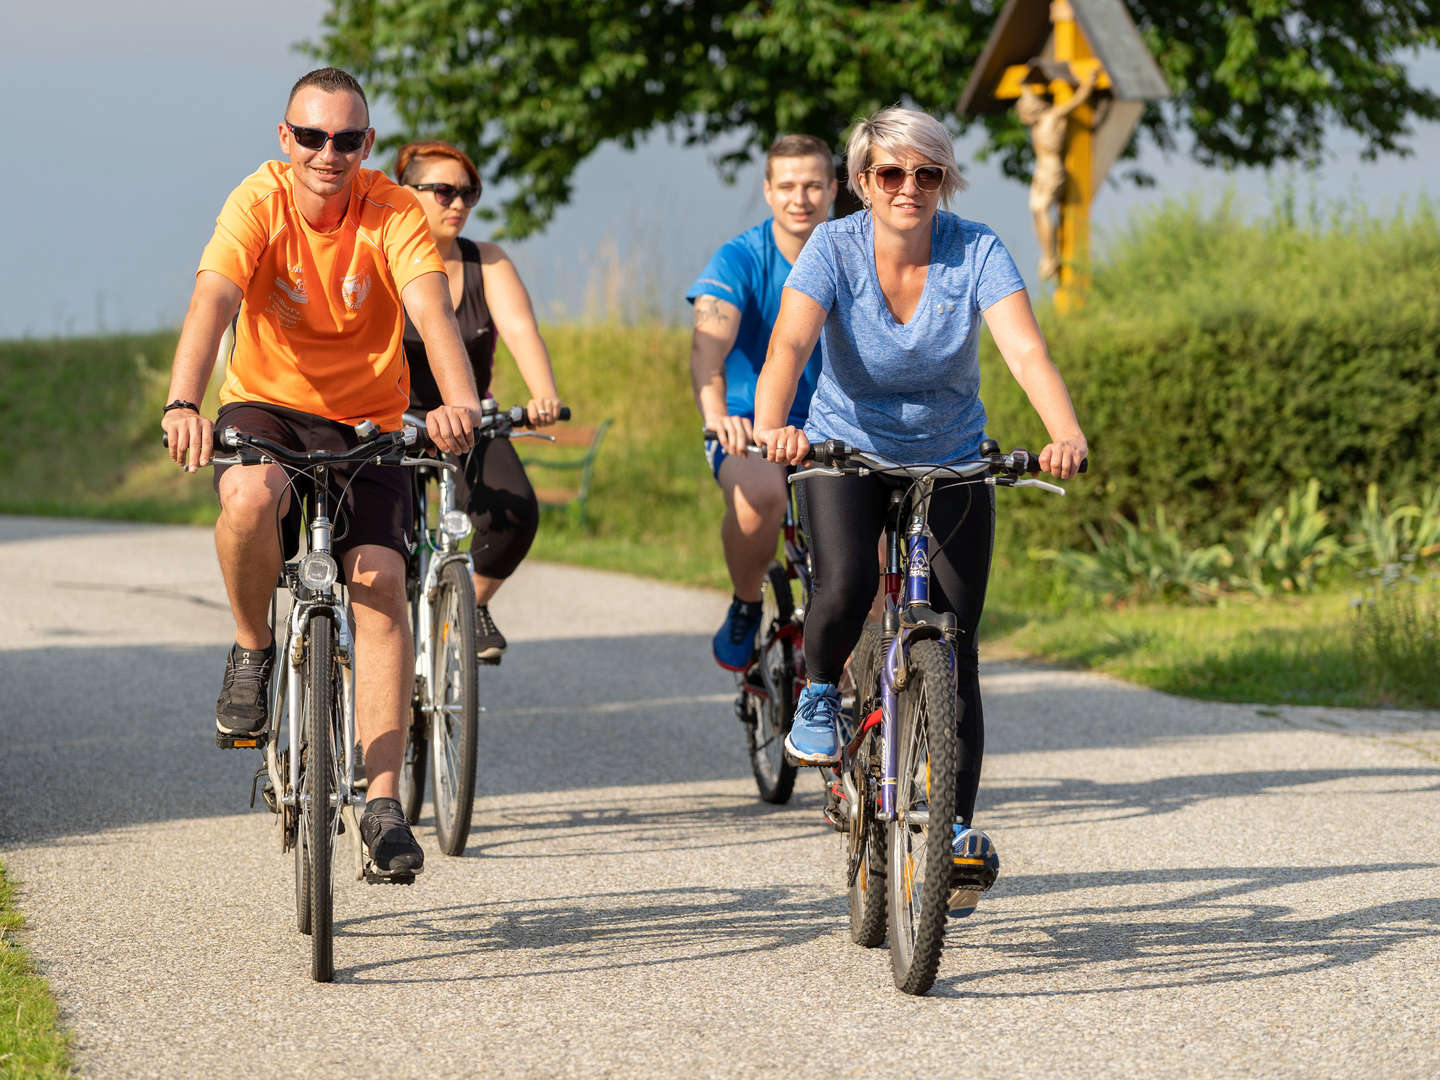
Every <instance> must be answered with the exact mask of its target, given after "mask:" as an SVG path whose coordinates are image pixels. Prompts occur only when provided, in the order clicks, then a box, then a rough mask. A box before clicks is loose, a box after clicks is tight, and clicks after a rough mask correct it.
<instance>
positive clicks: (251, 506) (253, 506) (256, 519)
mask: <svg viewBox="0 0 1440 1080" xmlns="http://www.w3.org/2000/svg"><path fill="white" fill-rule="evenodd" d="M288 498H289V493H288V492H287V491H286V490H285V472H284V470H283V469H281V468H280V467H279V466H278V465H245V466H238V467H236V468H231V469H227V470H226V471H225V474H224V475H223V476H221V477H220V517H219V519H218V520H217V521H216V522H215V554H216V556H217V557H218V558H219V561H220V572H221V573H222V574H223V575H224V576H225V591H226V593H227V594H228V595H229V597H230V610H231V613H232V614H233V615H234V616H235V643H236V644H237V645H239V646H240V647H241V648H242V649H264V648H267V647H268V646H269V644H270V641H271V636H270V621H269V620H270V597H271V596H272V595H273V594H274V592H275V582H276V580H277V579H278V578H279V577H280V567H281V565H282V564H283V562H284V559H283V557H282V555H281V552H280V541H279V538H278V537H277V536H276V531H275V520H276V507H277V506H278V505H280V504H281V500H282V499H285V500H287V504H288Z"/></svg>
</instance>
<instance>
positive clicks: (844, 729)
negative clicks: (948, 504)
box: [790, 439, 1086, 994]
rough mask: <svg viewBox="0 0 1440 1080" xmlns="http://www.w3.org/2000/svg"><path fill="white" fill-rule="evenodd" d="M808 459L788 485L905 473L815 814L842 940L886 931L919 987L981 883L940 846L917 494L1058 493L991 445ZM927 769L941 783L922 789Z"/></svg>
mask: <svg viewBox="0 0 1440 1080" xmlns="http://www.w3.org/2000/svg"><path fill="white" fill-rule="evenodd" d="M811 455H812V458H813V460H814V462H815V464H814V465H813V466H808V467H804V468H801V469H799V470H797V471H796V472H794V473H793V474H792V475H791V477H790V481H791V483H792V484H793V483H795V482H798V481H800V480H803V479H805V478H806V477H808V476H845V475H852V476H864V475H882V476H893V477H903V478H907V479H909V480H910V481H911V484H910V485H909V486H908V488H906V489H905V490H899V489H897V490H895V491H894V492H892V493H891V507H892V510H893V516H892V517H890V518H889V519H888V520H887V522H886V526H885V534H884V537H885V552H886V555H885V566H884V578H883V592H884V594H885V610H884V615H883V616H882V619H881V621H880V622H879V623H876V622H874V621H873V620H872V621H870V622H868V623H867V624H866V626H865V629H864V630H863V631H862V634H861V638H860V642H859V644H858V645H857V646H856V648H855V650H854V653H853V654H852V656H851V667H852V671H853V676H854V684H855V687H854V692H855V698H854V706H853V712H850V713H849V715H846V713H845V712H843V711H842V716H841V725H840V733H839V734H840V748H841V749H840V762H839V764H838V766H835V767H834V768H835V770H836V772H837V773H838V780H839V783H840V786H841V793H840V797H839V798H838V799H837V800H835V805H834V806H832V807H827V813H826V817H827V818H829V819H830V820H831V823H832V825H834V826H835V827H837V829H839V830H840V831H843V832H844V833H845V839H846V846H845V851H846V866H845V882H846V888H847V891H848V893H849V909H850V937H851V940H853V941H854V942H855V943H856V944H858V945H862V946H865V947H867V948H874V947H876V946H878V945H880V944H881V942H883V941H884V940H885V938H886V935H887V931H888V936H889V941H890V966H891V974H892V975H893V977H894V980H895V985H896V986H897V987H898V988H899V989H900V990H901V991H903V992H904V993H907V994H923V993H925V992H926V991H927V990H929V989H930V987H931V986H932V985H933V983H934V981H935V975H936V972H937V971H938V969H939V966H940V953H941V949H942V946H943V943H944V931H945V922H946V919H947V916H948V913H949V911H950V909H951V908H952V907H954V906H958V903H957V902H959V901H961V900H963V899H966V898H967V897H966V894H978V893H979V892H980V891H983V890H984V889H986V888H988V887H989V886H990V884H991V882H993V880H994V872H993V870H990V869H988V868H987V867H986V866H985V865H984V860H982V859H963V860H962V859H955V858H954V857H953V854H952V849H951V837H952V832H953V825H954V822H955V787H954V784H953V782H951V779H950V778H952V777H954V776H955V775H956V771H957V768H958V761H959V751H960V748H959V735H958V732H957V725H958V721H959V715H958V712H957V711H958V709H959V708H960V705H959V703H958V701H957V699H956V681H955V649H956V645H957V640H958V637H959V627H958V624H957V620H956V618H955V616H954V614H953V613H950V612H937V611H935V610H934V609H933V608H932V607H931V606H930V561H929V555H930V539H931V537H930V534H929V532H928V516H929V506H930V497H931V495H932V493H933V491H934V487H935V483H936V481H937V480H955V481H960V482H964V483H984V484H988V485H991V486H995V487H1038V488H1041V489H1042V490H1045V491H1051V492H1055V493H1058V494H1060V495H1063V494H1065V489H1064V488H1062V487H1060V486H1058V485H1056V484H1051V483H1048V482H1046V481H1043V480H1037V479H1034V478H1033V477H1032V476H1030V474H1032V473H1037V472H1039V471H1040V466H1039V460H1038V458H1037V457H1036V456H1035V455H1033V454H1030V453H1029V452H1027V451H1025V450H1013V451H1011V452H1010V453H1008V454H1002V453H1000V448H999V444H998V443H996V442H995V441H994V440H992V439H986V440H985V442H984V443H983V444H982V445H981V450H980V457H979V458H978V459H974V460H965V461H953V462H945V463H939V464H918V465H901V464H899V463H897V462H894V461H891V460H890V459H889V458H886V457H884V456H883V455H880V454H874V453H869V452H866V451H861V450H856V449H853V448H850V447H847V446H845V444H843V443H840V442H838V441H836V440H829V441H827V442H824V443H821V444H819V445H816V446H812V448H811ZM1085 469H1086V464H1085V463H1082V464H1081V471H1082V472H1083V471H1085ZM902 528H903V535H904V543H903V545H902V543H901V535H902ZM932 776H934V777H940V778H944V780H943V782H939V783H935V784H932V783H931V777H932ZM932 838H933V840H934V842H933V843H932V842H931V840H932ZM968 898H969V899H973V896H970V897H968ZM887 916H888V917H887Z"/></svg>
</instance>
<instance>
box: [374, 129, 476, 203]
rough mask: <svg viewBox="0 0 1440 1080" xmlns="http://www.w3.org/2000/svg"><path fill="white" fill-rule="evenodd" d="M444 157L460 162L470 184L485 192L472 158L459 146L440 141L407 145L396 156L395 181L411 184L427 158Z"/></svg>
mask: <svg viewBox="0 0 1440 1080" xmlns="http://www.w3.org/2000/svg"><path fill="white" fill-rule="evenodd" d="M436 157H443V158H449V159H450V160H451V161H458V162H459V163H460V167H461V168H463V169H464V170H465V175H466V176H468V177H470V183H472V184H474V185H475V186H476V187H477V188H480V189H481V190H482V191H483V190H484V185H483V184H482V183H481V182H480V170H479V169H477V168H475V163H474V162H473V161H471V160H470V156H469V155H468V154H466V153H465V151H464V150H461V149H460V148H459V147H458V146H452V145H451V144H450V143H448V142H440V141H439V140H438V139H435V140H431V141H429V142H412V143H406V144H405V145H404V146H402V147H401V148H400V152H399V153H398V154H396V155H395V179H396V180H398V181H399V182H400V183H402V184H408V183H411V182H412V181H413V180H414V179H415V176H416V175H417V174H418V173H419V171H420V166H421V164H422V163H423V159H425V158H436Z"/></svg>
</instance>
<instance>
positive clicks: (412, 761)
mask: <svg viewBox="0 0 1440 1080" xmlns="http://www.w3.org/2000/svg"><path fill="white" fill-rule="evenodd" d="M410 712H411V719H410V729H409V730H408V731H407V732H406V733H405V753H404V756H403V757H402V758H401V759H400V775H399V777H397V780H396V786H397V787H398V788H399V791H398V792H397V795H398V796H399V799H400V808H401V809H402V810H404V811H405V820H406V821H408V822H410V824H411V825H419V824H420V811H421V809H422V808H423V806H424V805H425V777H426V774H427V773H428V772H429V768H430V736H429V733H428V732H427V730H426V721H425V709H424V707H423V706H422V705H421V704H420V702H419V701H415V702H413V703H412V704H411V710H410Z"/></svg>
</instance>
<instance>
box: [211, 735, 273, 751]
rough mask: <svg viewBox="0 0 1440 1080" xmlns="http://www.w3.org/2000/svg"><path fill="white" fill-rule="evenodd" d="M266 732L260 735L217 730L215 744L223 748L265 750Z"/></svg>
mask: <svg viewBox="0 0 1440 1080" xmlns="http://www.w3.org/2000/svg"><path fill="white" fill-rule="evenodd" d="M265 743H266V733H265V732H263V731H262V732H260V734H258V735H226V734H225V733H224V732H223V731H217V732H215V745H216V746H218V747H219V748H220V749H221V750H263V749H265Z"/></svg>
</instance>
